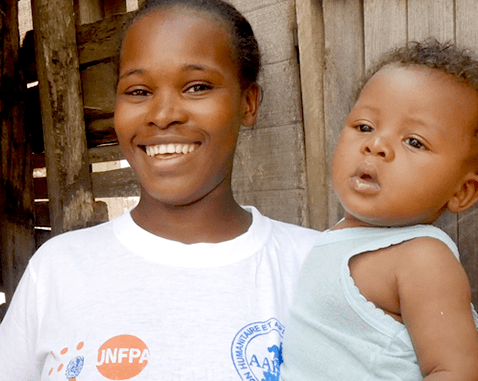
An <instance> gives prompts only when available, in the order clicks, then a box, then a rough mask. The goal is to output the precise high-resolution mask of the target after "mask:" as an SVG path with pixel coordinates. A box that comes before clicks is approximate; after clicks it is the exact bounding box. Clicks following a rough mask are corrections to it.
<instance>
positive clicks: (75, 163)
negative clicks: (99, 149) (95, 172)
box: [32, 0, 93, 234]
mask: <svg viewBox="0 0 478 381" xmlns="http://www.w3.org/2000/svg"><path fill="white" fill-rule="evenodd" d="M32 14H33V29H34V35H35V49H36V50H35V56H36V62H37V70H38V81H39V90H40V106H41V111H42V125H43V133H44V140H45V153H46V167H47V173H48V180H47V181H48V198H49V199H50V219H51V223H52V232H53V234H58V233H61V232H64V231H67V230H72V229H76V228H80V227H83V226H87V224H88V221H89V220H90V219H91V218H92V217H93V193H92V186H91V178H90V173H89V163H88V152H87V143H86V129H85V122H84V114H83V100H82V96H81V81H80V72H79V61H78V52H77V43H76V30H75V18H74V11H73V0H32Z"/></svg>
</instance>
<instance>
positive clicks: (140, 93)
mask: <svg viewBox="0 0 478 381" xmlns="http://www.w3.org/2000/svg"><path fill="white" fill-rule="evenodd" d="M126 94H127V95H132V96H135V97H138V96H139V97H145V96H147V95H148V94H149V92H148V91H147V90H144V89H135V90H129V91H126Z"/></svg>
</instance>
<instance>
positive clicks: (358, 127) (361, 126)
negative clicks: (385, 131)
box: [357, 124, 373, 132]
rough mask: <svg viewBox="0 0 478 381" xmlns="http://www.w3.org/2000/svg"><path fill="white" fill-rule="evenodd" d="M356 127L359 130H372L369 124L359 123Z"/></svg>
mask: <svg viewBox="0 0 478 381" xmlns="http://www.w3.org/2000/svg"><path fill="white" fill-rule="evenodd" d="M357 129H358V130H359V131H360V132H372V131H373V128H372V127H370V126H367V125H366V124H361V125H359V126H357Z"/></svg>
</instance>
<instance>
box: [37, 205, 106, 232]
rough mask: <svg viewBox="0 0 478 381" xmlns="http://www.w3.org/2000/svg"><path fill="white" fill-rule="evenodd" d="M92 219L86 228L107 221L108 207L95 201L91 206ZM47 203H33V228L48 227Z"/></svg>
mask: <svg viewBox="0 0 478 381" xmlns="http://www.w3.org/2000/svg"><path fill="white" fill-rule="evenodd" d="M93 210H94V212H93V217H92V218H91V219H90V221H88V226H93V225H97V224H100V223H103V222H106V221H108V206H107V205H106V203H105V202H103V201H95V203H94V205H93ZM50 225H51V224H50V213H49V202H48V201H40V202H36V203H35V228H38V227H42V228H45V227H50Z"/></svg>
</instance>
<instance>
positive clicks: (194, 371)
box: [0, 207, 320, 381]
mask: <svg viewBox="0 0 478 381" xmlns="http://www.w3.org/2000/svg"><path fill="white" fill-rule="evenodd" d="M246 209H247V210H248V211H249V212H251V213H252V215H253V222H252V225H251V227H250V228H249V230H248V231H247V232H246V233H245V234H243V235H241V236H239V237H237V238H235V239H233V240H230V241H226V242H222V243H217V244H210V243H197V244H191V245H186V244H182V243H179V242H175V241H169V240H166V239H163V238H161V237H158V236H155V235H153V234H151V233H149V232H147V231H145V230H144V229H142V228H140V227H139V226H138V225H136V224H135V223H134V221H133V219H132V218H131V215H130V213H127V214H125V215H123V216H121V217H118V218H116V219H115V220H113V221H110V222H107V223H105V224H102V225H98V226H96V227H93V228H88V229H82V230H78V231H73V232H69V233H65V234H62V235H60V236H57V237H55V238H53V239H51V240H49V241H48V242H47V243H46V244H44V245H43V246H42V247H41V248H40V249H39V250H38V252H37V253H36V254H35V255H34V256H33V258H32V259H31V261H30V263H29V265H28V267H27V270H26V271H25V274H24V276H23V278H22V280H21V282H20V284H19V287H18V289H17V291H16V293H15V295H14V298H13V301H12V304H11V306H10V308H9V311H8V312H7V315H6V316H5V319H4V321H3V323H2V325H1V326H0V380H2V381H30V380H31V381H38V380H42V381H46V380H73V379H75V380H76V381H83V380H85V381H93V380H108V379H110V380H126V379H131V378H133V377H134V380H135V381H140V380H148V381H154V380H168V381H173V380H185V381H191V380H214V381H217V380H221V381H224V380H236V381H239V380H258V381H261V380H262V379H266V380H278V376H279V374H278V373H279V364H280V362H281V361H282V355H281V341H282V335H283V331H284V326H283V324H284V321H285V320H286V318H287V314H288V309H289V307H290V305H291V302H292V297H293V295H294V291H295V288H296V284H297V279H298V273H299V269H300V267H301V265H302V263H303V261H304V259H305V257H306V256H307V254H308V252H309V251H310V249H311V248H312V246H313V245H314V243H315V241H316V239H317V238H318V236H319V235H320V233H319V232H317V231H314V230H310V229H305V228H302V227H298V226H294V225H290V224H285V223H281V222H278V221H273V220H271V219H269V218H266V217H264V216H262V215H261V214H260V213H259V212H258V211H257V210H256V209H255V208H253V207H246Z"/></svg>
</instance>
